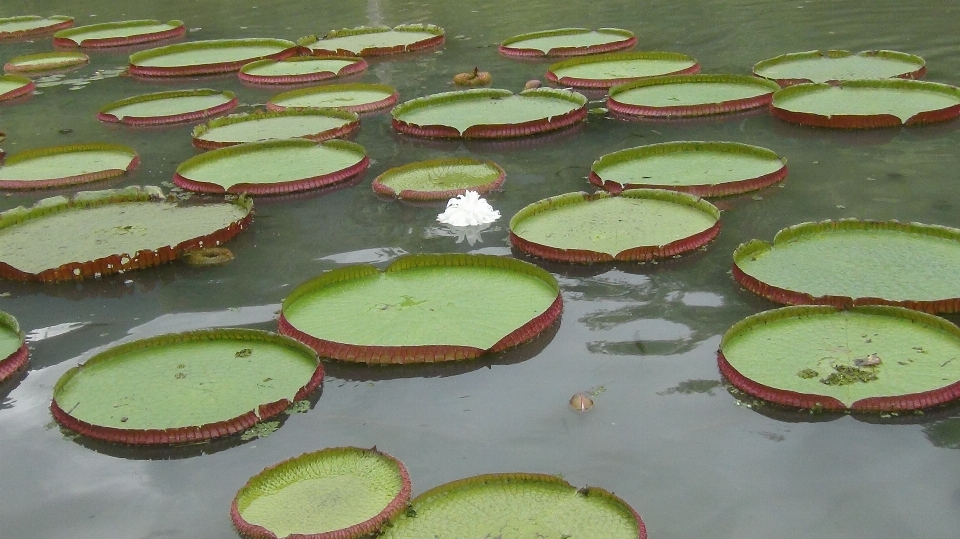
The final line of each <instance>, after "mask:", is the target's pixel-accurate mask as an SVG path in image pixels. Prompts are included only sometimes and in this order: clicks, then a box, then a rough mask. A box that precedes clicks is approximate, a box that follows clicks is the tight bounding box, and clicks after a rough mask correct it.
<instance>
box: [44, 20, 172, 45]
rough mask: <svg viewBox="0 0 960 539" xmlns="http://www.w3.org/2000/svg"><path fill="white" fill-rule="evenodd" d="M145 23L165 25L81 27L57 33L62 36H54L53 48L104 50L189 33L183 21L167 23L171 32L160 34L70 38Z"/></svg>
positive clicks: (129, 25)
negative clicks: (99, 30)
mask: <svg viewBox="0 0 960 539" xmlns="http://www.w3.org/2000/svg"><path fill="white" fill-rule="evenodd" d="M133 22H137V23H145V24H142V26H148V25H150V26H152V25H156V24H164V23H161V22H160V21H157V20H145V21H125V22H113V23H104V24H91V25H89V26H80V27H77V28H74V29H73V30H70V31H67V32H57V33H58V34H62V35H59V36H58V35H54V36H53V46H54V48H63V49H72V48H77V47H80V48H84V49H102V48H109V47H124V46H128V45H137V44H139V43H149V42H151V41H161V40H164V39H170V38H174V37H180V36H182V35H185V34H186V33H187V28H186V26H184V25H183V21H177V20H174V21H167V22H166V23H165V24H167V25H169V26H172V27H173V28H170V29H169V30H161V31H159V32H147V33H143V34H134V35H130V36H124V37H104V38H93V39H84V40H83V41H81V42H79V43H78V42H77V41H74V39H73V38H72V37H69V36H71V35H73V34H79V33H82V32H83V31H87V30H91V29H93V27H98V28H104V29H106V28H128V27H132V26H139V25H131V24H130V23H133Z"/></svg>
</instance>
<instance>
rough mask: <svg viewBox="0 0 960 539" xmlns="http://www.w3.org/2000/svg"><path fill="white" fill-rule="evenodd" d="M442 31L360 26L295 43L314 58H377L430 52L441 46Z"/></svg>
mask: <svg viewBox="0 0 960 539" xmlns="http://www.w3.org/2000/svg"><path fill="white" fill-rule="evenodd" d="M443 39H444V35H443V28H440V27H439V26H434V25H432V24H401V25H400V26H396V27H394V28H390V27H388V26H374V27H368V26H360V27H358V28H344V29H342V30H332V31H330V32H329V33H327V35H326V36H324V37H323V38H322V39H318V38H317V36H307V37H305V38H302V39H300V40H298V42H299V44H300V45H301V46H303V47H306V48H308V49H310V50H311V51H312V52H313V54H317V55H327V54H332V55H337V56H381V55H385V54H399V53H403V52H414V51H419V50H425V49H430V48H433V47H436V46H438V45H441V44H442V43H443Z"/></svg>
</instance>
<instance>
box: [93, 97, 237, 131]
mask: <svg viewBox="0 0 960 539" xmlns="http://www.w3.org/2000/svg"><path fill="white" fill-rule="evenodd" d="M211 95H221V96H223V97H224V102H223V103H221V104H219V105H214V106H212V107H207V108H204V109H197V110H191V111H184V112H179V113H176V114H162V115H158V116H123V117H122V118H120V117H117V116H116V115H115V114H113V113H112V112H111V111H113V110H116V109H118V108H120V107H125V106H127V105H135V104H137V103H148V102H150V101H157V100H160V99H175V98H179V97H201V96H211ZM237 102H238V101H237V96H236V94H234V93H233V92H231V91H229V90H222V91H221V90H214V89H211V88H199V89H196V90H170V91H165V92H154V93H150V94H141V95H135V96H132V97H126V98H123V99H120V100H117V101H114V102H112V103H107V104H106V105H104V106H103V107H102V108H101V109H100V110H99V111H98V112H97V119H98V120H100V121H101V122H110V123H123V124H127V125H133V126H151V125H163V124H172V123H180V122H187V121H193V120H199V119H202V118H207V117H209V116H214V115H216V114H220V113H221V112H226V111H228V110H230V109H232V108H234V107H236V106H237Z"/></svg>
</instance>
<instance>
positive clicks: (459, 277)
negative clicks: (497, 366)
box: [280, 254, 563, 363]
mask: <svg viewBox="0 0 960 539" xmlns="http://www.w3.org/2000/svg"><path fill="white" fill-rule="evenodd" d="M562 306H563V303H562V299H561V297H560V289H559V287H558V286H557V281H556V279H554V278H553V276H552V275H550V274H549V273H547V272H546V271H544V270H542V269H540V268H538V267H536V266H534V265H533V264H528V263H525V262H521V261H519V260H514V259H510V258H500V257H495V256H485V255H460V254H450V255H410V256H405V257H401V258H398V259H397V260H396V261H394V262H393V263H392V264H390V266H388V267H387V269H386V270H385V271H382V272H381V271H380V270H378V269H377V268H375V267H373V266H369V265H358V266H348V267H345V268H341V269H337V270H333V271H330V272H327V273H325V274H323V275H321V276H319V277H316V278H314V279H312V280H310V281H307V282H306V283H304V284H302V285H300V286H299V287H297V288H296V289H295V290H293V291H292V292H291V293H290V295H289V296H287V298H286V300H284V302H283V307H282V309H281V315H280V332H281V333H283V334H286V335H291V336H293V337H295V338H297V339H299V340H301V341H303V342H306V343H307V344H309V345H310V346H312V347H313V348H314V349H315V350H317V352H319V353H320V355H321V356H323V357H330V358H333V359H339V360H343V361H357V362H362V363H432V362H437V361H451V360H457V359H469V358H473V357H477V356H479V355H481V354H483V353H485V352H498V351H500V350H503V349H506V348H509V347H511V346H516V345H518V344H520V343H523V342H525V341H528V340H530V339H532V338H533V337H534V336H536V335H538V334H539V333H540V332H541V331H543V330H544V329H545V328H547V327H548V326H549V325H550V324H551V323H552V322H553V321H554V320H555V319H556V318H557V317H558V316H559V315H560V311H561V309H562ZM451 320H456V323H455V324H452V323H450V321H451Z"/></svg>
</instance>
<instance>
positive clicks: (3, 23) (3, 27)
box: [0, 15, 73, 40]
mask: <svg viewBox="0 0 960 539" xmlns="http://www.w3.org/2000/svg"><path fill="white" fill-rule="evenodd" d="M71 26H73V17H67V16H65V15H51V16H49V17H40V16H37V15H24V16H21V17H4V18H0V40H2V39H19V38H22V37H29V36H33V35H37V34H46V33H48V32H56V31H57V30H59V29H61V28H69V27H71Z"/></svg>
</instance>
